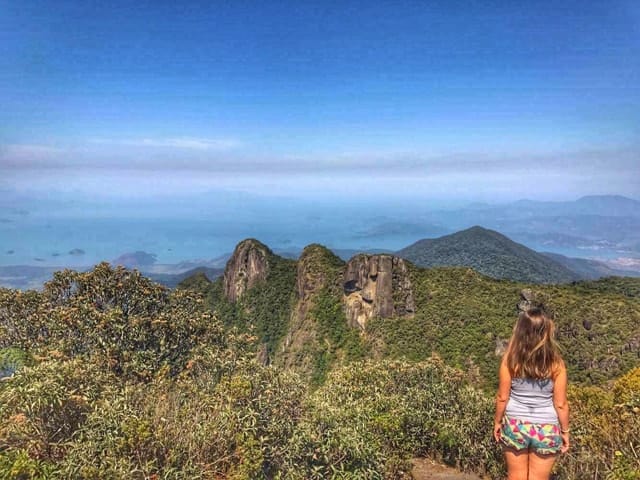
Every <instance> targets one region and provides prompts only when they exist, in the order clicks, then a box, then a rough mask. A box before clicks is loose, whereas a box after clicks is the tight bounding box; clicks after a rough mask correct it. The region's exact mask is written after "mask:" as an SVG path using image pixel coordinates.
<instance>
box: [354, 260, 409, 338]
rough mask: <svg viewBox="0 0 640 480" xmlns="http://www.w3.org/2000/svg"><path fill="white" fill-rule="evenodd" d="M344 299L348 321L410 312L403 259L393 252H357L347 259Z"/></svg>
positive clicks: (358, 323) (363, 323)
mask: <svg viewBox="0 0 640 480" xmlns="http://www.w3.org/2000/svg"><path fill="white" fill-rule="evenodd" d="M343 280H344V282H343V286H344V303H345V312H346V315H347V320H348V322H349V324H350V325H351V326H353V327H360V328H363V329H364V327H365V326H366V323H367V321H369V320H370V319H371V318H373V317H382V318H388V317H393V316H412V315H413V313H414V312H415V302H414V295H413V289H412V286H411V279H410V278H409V270H408V268H407V264H406V262H405V261H404V260H403V259H401V258H399V257H394V256H392V255H364V254H361V255H356V256H355V257H353V258H352V259H351V260H349V262H348V263H347V266H346V269H345V272H344V277H343Z"/></svg>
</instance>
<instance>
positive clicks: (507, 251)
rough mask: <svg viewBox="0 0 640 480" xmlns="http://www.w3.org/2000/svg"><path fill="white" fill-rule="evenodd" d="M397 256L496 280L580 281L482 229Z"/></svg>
mask: <svg viewBox="0 0 640 480" xmlns="http://www.w3.org/2000/svg"><path fill="white" fill-rule="evenodd" d="M396 254H397V255H398V256H400V257H402V258H406V259H407V260H410V261H411V262H413V263H414V264H416V265H418V266H421V267H441V266H465V267H471V268H473V269H475V270H477V271H478V272H480V273H483V274H485V275H488V276H490V277H493V278H505V279H509V280H517V281H522V282H533V283H562V282H570V281H573V280H578V279H579V278H580V276H579V275H578V274H577V273H575V272H573V271H572V270H570V269H569V268H567V267H565V266H564V265H562V264H560V263H559V262H556V261H555V260H554V259H552V258H549V257H546V256H544V255H542V254H540V253H538V252H536V251H534V250H531V249H530V248H527V247H525V246H524V245H522V244H519V243H516V242H514V241H512V240H510V239H509V238H507V237H506V236H504V235H502V234H501V233H498V232H496V231H494V230H488V229H486V228H482V227H478V226H476V227H472V228H469V229H467V230H463V231H460V232H456V233H454V234H451V235H445V236H443V237H440V238H434V239H424V240H419V241H418V242H416V243H414V244H413V245H410V246H408V247H406V248H403V249H402V250H400V251H398V252H397V253H396Z"/></svg>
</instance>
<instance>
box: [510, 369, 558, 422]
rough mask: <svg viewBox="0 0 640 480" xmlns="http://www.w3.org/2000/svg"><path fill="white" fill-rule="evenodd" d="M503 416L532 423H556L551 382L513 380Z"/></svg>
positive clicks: (548, 379)
mask: <svg viewBox="0 0 640 480" xmlns="http://www.w3.org/2000/svg"><path fill="white" fill-rule="evenodd" d="M505 414H506V415H507V416H508V417H511V418H517V419H519V420H523V421H528V422H532V423H558V414H557V412H556V409H555V407H554V406H553V380H552V379H550V378H545V379H535V378H513V379H511V394H510V395H509V401H508V402H507V408H506V410H505Z"/></svg>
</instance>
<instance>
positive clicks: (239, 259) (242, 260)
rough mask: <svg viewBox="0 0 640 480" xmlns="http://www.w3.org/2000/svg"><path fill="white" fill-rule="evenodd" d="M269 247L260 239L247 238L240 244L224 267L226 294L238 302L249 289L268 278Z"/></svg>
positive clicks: (231, 299) (270, 253) (232, 300)
mask: <svg viewBox="0 0 640 480" xmlns="http://www.w3.org/2000/svg"><path fill="white" fill-rule="evenodd" d="M271 255H273V253H272V252H271V250H269V248H268V247H267V246H266V245H264V244H262V243H260V242H259V241H258V240H254V239H247V240H243V241H242V242H240V243H239V244H238V246H237V247H236V249H235V250H234V252H233V255H232V256H231V258H230V259H229V261H228V262H227V266H226V267H225V269H224V276H223V286H224V293H225V296H226V297H227V298H228V299H229V300H230V301H231V302H236V301H237V300H238V299H239V298H240V297H241V296H242V295H243V294H244V292H246V291H247V290H249V289H250V288H251V287H253V286H254V285H255V284H256V283H258V282H259V281H262V280H265V279H266V278H267V271H268V269H269V256H271Z"/></svg>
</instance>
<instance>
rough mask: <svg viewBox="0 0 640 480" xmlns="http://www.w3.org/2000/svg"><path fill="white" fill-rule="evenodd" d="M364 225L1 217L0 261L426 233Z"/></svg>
mask: <svg viewBox="0 0 640 480" xmlns="http://www.w3.org/2000/svg"><path fill="white" fill-rule="evenodd" d="M366 228H367V227H366V225H363V222H361V221H359V220H358V219H357V218H356V219H351V220H350V219H348V218H344V217H343V218H340V217H338V216H330V217H325V218H321V217H317V216H316V217H314V216H312V217H309V218H297V219H291V218H285V217H281V218H278V217H277V216H273V217H271V218H257V219H256V218H254V219H250V220H247V219H241V218H238V219H237V221H232V220H229V219H224V220H216V219H210V220H191V219H123V218H95V219H87V218H81V219H80V218H78V219H69V218H49V219H46V218H34V217H25V218H21V219H18V220H15V221H12V222H5V223H0V265H2V266H6V265H38V266H70V267H73V266H91V265H93V264H95V263H99V262H100V261H103V260H106V261H112V260H114V259H116V258H117V257H119V256H120V255H122V254H124V253H130V252H136V251H144V252H147V253H150V254H154V255H156V256H157V263H178V262H181V261H185V260H195V259H199V260H201V259H213V258H216V257H219V256H220V255H223V254H226V253H230V252H232V251H233V249H234V247H235V246H236V244H237V243H238V242H239V241H241V240H243V239H245V238H249V237H252V238H257V239H258V240H260V241H261V242H263V243H265V244H267V245H268V246H269V247H271V248H273V249H279V250H287V249H291V250H297V249H300V248H302V247H304V246H306V245H308V244H309V243H321V244H324V245H325V246H327V247H329V248H341V249H370V248H385V249H400V248H402V247H405V246H407V245H409V244H410V243H412V242H415V241H416V240H418V239H420V238H423V237H424V235H420V233H419V232H415V231H414V232H409V233H402V232H398V231H389V232H388V233H385V232H384V231H376V232H369V233H368V232H367V230H366ZM363 232H364V233H363Z"/></svg>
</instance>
